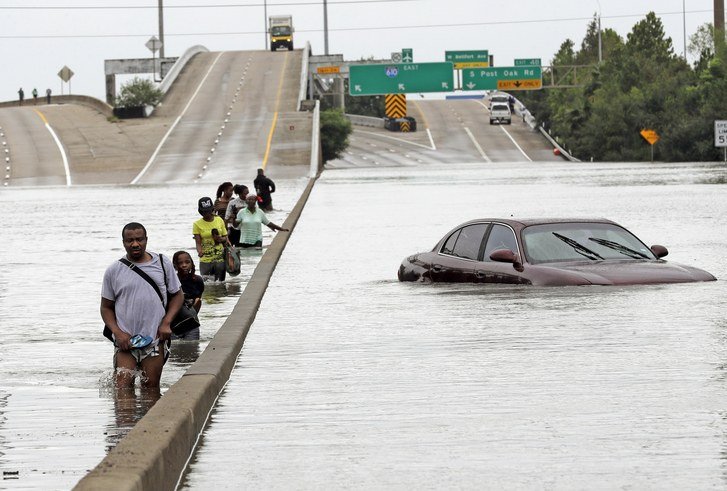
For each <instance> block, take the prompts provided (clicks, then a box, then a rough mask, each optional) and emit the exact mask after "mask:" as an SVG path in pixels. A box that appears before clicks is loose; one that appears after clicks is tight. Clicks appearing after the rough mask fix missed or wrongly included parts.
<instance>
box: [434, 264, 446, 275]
mask: <svg viewBox="0 0 727 491" xmlns="http://www.w3.org/2000/svg"><path fill="white" fill-rule="evenodd" d="M442 271H444V267H443V266H442V265H441V264H432V273H441V272H442Z"/></svg>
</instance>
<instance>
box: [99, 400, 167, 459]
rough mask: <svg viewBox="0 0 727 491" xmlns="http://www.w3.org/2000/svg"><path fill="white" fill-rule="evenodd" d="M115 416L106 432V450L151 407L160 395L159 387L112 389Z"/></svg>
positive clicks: (124, 434) (117, 441)
mask: <svg viewBox="0 0 727 491" xmlns="http://www.w3.org/2000/svg"><path fill="white" fill-rule="evenodd" d="M111 392H112V396H113V401H114V414H115V415H116V418H115V420H114V423H113V424H112V425H109V427H108V432H107V434H106V443H107V445H106V451H107V452H108V451H110V450H111V449H112V448H114V447H115V446H116V444H117V443H119V440H121V439H122V438H123V437H124V436H126V434H127V433H128V432H129V431H131V429H132V428H133V427H134V425H135V424H136V422H137V421H139V420H140V419H141V418H143V417H144V415H145V414H146V413H147V412H148V411H149V409H151V407H152V406H153V405H154V404H155V403H156V402H157V401H158V400H159V397H161V392H160V390H159V388H149V387H139V388H129V389H112V390H111Z"/></svg>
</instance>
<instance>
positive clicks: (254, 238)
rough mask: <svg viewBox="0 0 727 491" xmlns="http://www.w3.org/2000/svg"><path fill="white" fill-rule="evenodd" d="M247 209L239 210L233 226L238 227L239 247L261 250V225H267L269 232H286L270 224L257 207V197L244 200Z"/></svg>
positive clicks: (251, 195) (285, 229) (251, 196)
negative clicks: (239, 233) (239, 235)
mask: <svg viewBox="0 0 727 491" xmlns="http://www.w3.org/2000/svg"><path fill="white" fill-rule="evenodd" d="M245 201H246V202H247V207H246V208H243V209H242V210H240V212H239V213H238V214H237V219H236V220H235V224H236V225H238V226H239V227H240V232H241V237H240V247H242V248H243V249H248V248H250V247H254V248H256V249H262V247H263V227H262V226H263V225H267V226H268V228H269V229H270V230H273V231H275V230H279V231H280V232H288V231H289V230H288V229H287V228H282V227H280V226H278V225H275V224H274V223H273V222H271V221H270V220H269V219H268V217H267V216H265V213H263V211H262V210H261V209H260V208H258V207H257V196H255V195H254V194H250V195H248V196H247V199H246V200H245Z"/></svg>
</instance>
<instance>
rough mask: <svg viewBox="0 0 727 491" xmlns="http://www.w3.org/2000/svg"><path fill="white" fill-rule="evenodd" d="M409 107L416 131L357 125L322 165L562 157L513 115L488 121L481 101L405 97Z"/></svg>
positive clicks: (405, 164)
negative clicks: (342, 149)
mask: <svg viewBox="0 0 727 491" xmlns="http://www.w3.org/2000/svg"><path fill="white" fill-rule="evenodd" d="M408 113H409V115H411V116H414V118H416V120H417V131H416V132H414V133H398V132H391V131H388V130H384V129H379V128H364V127H355V128H354V133H353V135H352V136H351V138H350V142H351V145H350V146H349V148H348V150H347V151H346V153H345V155H344V156H343V157H342V158H341V159H339V160H335V161H332V162H329V163H328V164H326V167H329V168H335V167H348V166H407V165H417V164H425V163H439V162H451V163H465V162H483V163H487V162H528V161H538V162H539V161H543V162H553V161H555V162H558V161H562V158H561V157H556V156H555V155H553V148H552V147H551V145H550V144H549V143H548V142H547V140H545V139H544V138H543V137H542V135H541V134H540V133H539V132H536V131H534V130H532V129H531V128H530V127H529V126H528V125H527V124H525V123H523V122H522V121H521V120H519V119H518V118H517V117H513V120H512V124H511V125H502V126H500V125H490V120H489V110H488V109H487V106H486V104H485V103H484V101H480V100H469V99H467V100H427V101H416V100H409V101H408Z"/></svg>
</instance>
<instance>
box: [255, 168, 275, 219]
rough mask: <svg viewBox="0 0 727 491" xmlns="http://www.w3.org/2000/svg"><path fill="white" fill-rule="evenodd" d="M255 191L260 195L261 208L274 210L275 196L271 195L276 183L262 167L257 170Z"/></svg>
mask: <svg viewBox="0 0 727 491" xmlns="http://www.w3.org/2000/svg"><path fill="white" fill-rule="evenodd" d="M253 185H254V186H255V192H256V193H257V195H258V196H260V198H261V200H260V208H261V209H262V210H263V211H273V198H272V196H270V195H271V194H272V193H274V192H275V183H274V182H273V180H272V179H270V178H268V177H267V176H265V172H264V171H263V170H262V169H258V170H257V177H256V178H255V181H254V182H253Z"/></svg>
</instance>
